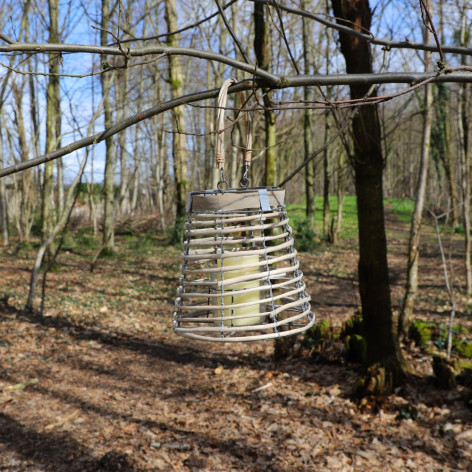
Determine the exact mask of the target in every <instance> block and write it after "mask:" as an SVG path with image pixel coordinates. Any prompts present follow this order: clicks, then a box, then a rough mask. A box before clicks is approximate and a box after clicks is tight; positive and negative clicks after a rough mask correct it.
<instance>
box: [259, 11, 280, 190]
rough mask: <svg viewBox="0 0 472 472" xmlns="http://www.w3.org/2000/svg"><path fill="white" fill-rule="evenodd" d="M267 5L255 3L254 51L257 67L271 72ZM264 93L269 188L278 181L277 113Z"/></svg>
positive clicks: (266, 161)
mask: <svg viewBox="0 0 472 472" xmlns="http://www.w3.org/2000/svg"><path fill="white" fill-rule="evenodd" d="M265 8H266V5H264V4H263V3H254V28H255V30H254V32H255V34H254V51H255V53H256V60H257V66H258V67H259V68H261V69H264V70H266V71H268V72H270V67H271V63H270V58H271V51H270V29H269V25H268V24H267V22H266V18H265ZM263 93H264V107H266V109H265V110H264V120H265V148H266V151H265V181H264V184H265V185H268V186H272V185H276V180H277V161H276V158H277V151H276V147H275V146H276V134H275V133H276V123H275V112H274V111H273V110H269V109H268V108H270V107H271V105H272V101H271V94H270V90H269V89H263Z"/></svg>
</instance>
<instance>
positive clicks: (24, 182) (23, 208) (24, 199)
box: [10, 82, 35, 243]
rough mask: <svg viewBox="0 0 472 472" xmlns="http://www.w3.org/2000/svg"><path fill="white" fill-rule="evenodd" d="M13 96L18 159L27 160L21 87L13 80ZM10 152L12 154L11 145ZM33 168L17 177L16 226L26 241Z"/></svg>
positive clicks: (31, 212) (31, 207)
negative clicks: (17, 202) (17, 205)
mask: <svg viewBox="0 0 472 472" xmlns="http://www.w3.org/2000/svg"><path fill="white" fill-rule="evenodd" d="M12 90H13V98H14V101H15V109H14V122H15V124H16V127H17V134H18V147H19V150H20V159H21V161H23V162H26V161H27V160H28V145H27V142H26V132H25V122H24V118H23V104H22V96H23V87H21V88H19V87H18V86H17V85H16V83H15V82H13V83H12ZM10 152H12V155H13V146H12V147H11V150H10ZM33 172H34V171H33V169H27V170H25V171H24V172H22V173H21V176H19V179H18V194H19V196H18V199H19V212H18V213H19V215H18V218H17V219H18V223H17V227H18V230H19V234H20V241H21V242H22V243H28V242H29V238H30V234H31V227H32V225H33V219H34V210H35V192H34V178H33Z"/></svg>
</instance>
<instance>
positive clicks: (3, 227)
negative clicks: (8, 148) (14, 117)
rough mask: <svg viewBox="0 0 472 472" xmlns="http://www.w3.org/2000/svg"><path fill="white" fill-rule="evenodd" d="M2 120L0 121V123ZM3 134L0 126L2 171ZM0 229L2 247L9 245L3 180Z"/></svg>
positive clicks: (0, 164) (2, 182)
mask: <svg viewBox="0 0 472 472" xmlns="http://www.w3.org/2000/svg"><path fill="white" fill-rule="evenodd" d="M1 121H3V120H0V123H1ZM3 160H4V155H3V132H2V127H1V126H0V169H3ZM0 228H1V230H2V240H3V245H4V246H8V245H9V244H10V233H9V228H8V206H7V189H6V186H5V179H0Z"/></svg>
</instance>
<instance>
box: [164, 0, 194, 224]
mask: <svg viewBox="0 0 472 472" xmlns="http://www.w3.org/2000/svg"><path fill="white" fill-rule="evenodd" d="M165 11H166V15H165V16H166V22H167V29H168V31H169V32H173V31H176V30H177V10H176V8H175V0H165ZM167 44H168V46H169V47H175V46H177V44H178V39H177V37H176V36H175V35H173V34H170V35H168V36H167ZM169 85H170V95H171V98H172V99H176V98H178V97H180V96H181V95H182V94H183V80H182V68H181V65H180V58H179V57H178V56H169ZM172 117H173V121H174V126H173V128H174V131H175V132H174V133H173V135H172V156H173V159H174V172H175V175H174V179H175V204H176V215H177V217H182V216H183V215H184V213H185V204H186V201H187V191H188V175H187V174H188V169H187V155H186V149H185V148H186V146H185V135H184V134H181V133H179V131H182V130H184V129H185V116H184V112H183V109H182V108H181V107H176V108H174V109H173V110H172Z"/></svg>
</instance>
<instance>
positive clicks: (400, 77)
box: [0, 68, 472, 178]
mask: <svg viewBox="0 0 472 472" xmlns="http://www.w3.org/2000/svg"><path fill="white" fill-rule="evenodd" d="M455 69H459V68H455ZM258 71H259V69H258ZM270 75H272V74H270ZM422 81H428V82H432V83H435V82H468V83H472V73H470V72H451V73H447V69H446V71H445V72H443V73H442V74H439V75H438V74H437V73H434V74H425V73H403V72H386V73H383V74H339V75H329V76H327V75H311V76H308V75H307V76H295V77H285V78H281V79H278V78H277V83H276V84H274V85H272V88H274V89H285V88H289V87H300V86H307V85H308V86H309V85H317V86H320V85H352V84H364V85H372V84H386V83H408V84H410V83H419V82H422ZM256 85H257V86H258V87H262V86H263V85H264V83H263V81H260V80H259V81H256ZM265 86H267V85H265ZM253 88H254V82H253V81H252V80H243V81H242V82H239V83H238V84H235V85H233V86H232V87H230V88H229V90H228V93H235V92H240V91H243V90H253ZM218 93H219V89H213V90H206V91H203V92H196V93H191V94H188V95H184V96H182V97H180V98H178V99H175V100H169V101H167V102H164V103H161V104H159V105H156V106H154V107H152V108H149V109H147V110H145V111H143V112H141V113H137V114H136V115H133V116H130V117H128V118H126V119H125V120H123V121H120V122H118V123H116V124H115V125H113V126H111V127H110V128H108V129H105V130H104V131H102V132H100V133H97V134H94V135H93V136H89V137H87V138H83V139H80V140H78V141H75V142H73V143H71V144H68V145H67V146H64V147H62V148H60V149H57V150H56V151H53V152H51V153H48V154H44V155H42V156H38V157H36V158H34V159H30V160H29V161H26V162H20V163H18V164H15V165H12V166H10V167H6V168H5V169H1V170H0V178H1V177H5V176H7V175H11V174H15V173H17V172H21V171H23V170H26V169H29V168H31V167H36V166H38V165H40V164H44V163H45V162H49V161H52V160H54V159H58V158H59V157H63V156H65V155H67V154H70V153H71V152H73V151H77V150H78V149H82V148H84V147H86V146H90V145H92V144H97V143H99V142H101V141H104V140H105V139H107V138H109V137H111V136H113V135H115V134H117V133H119V132H120V131H123V130H124V129H126V128H129V127H130V126H132V125H135V124H136V123H139V122H140V121H143V120H146V119H148V118H150V117H152V116H154V115H158V114H160V113H163V112H165V111H168V110H171V109H173V108H176V107H178V106H180V105H185V104H187V103H194V102H198V101H201V100H207V99H210V98H215V97H217V96H218ZM359 105H362V103H360V104H359V103H357V104H356V106H359ZM364 105H370V103H369V102H365V103H364Z"/></svg>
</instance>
